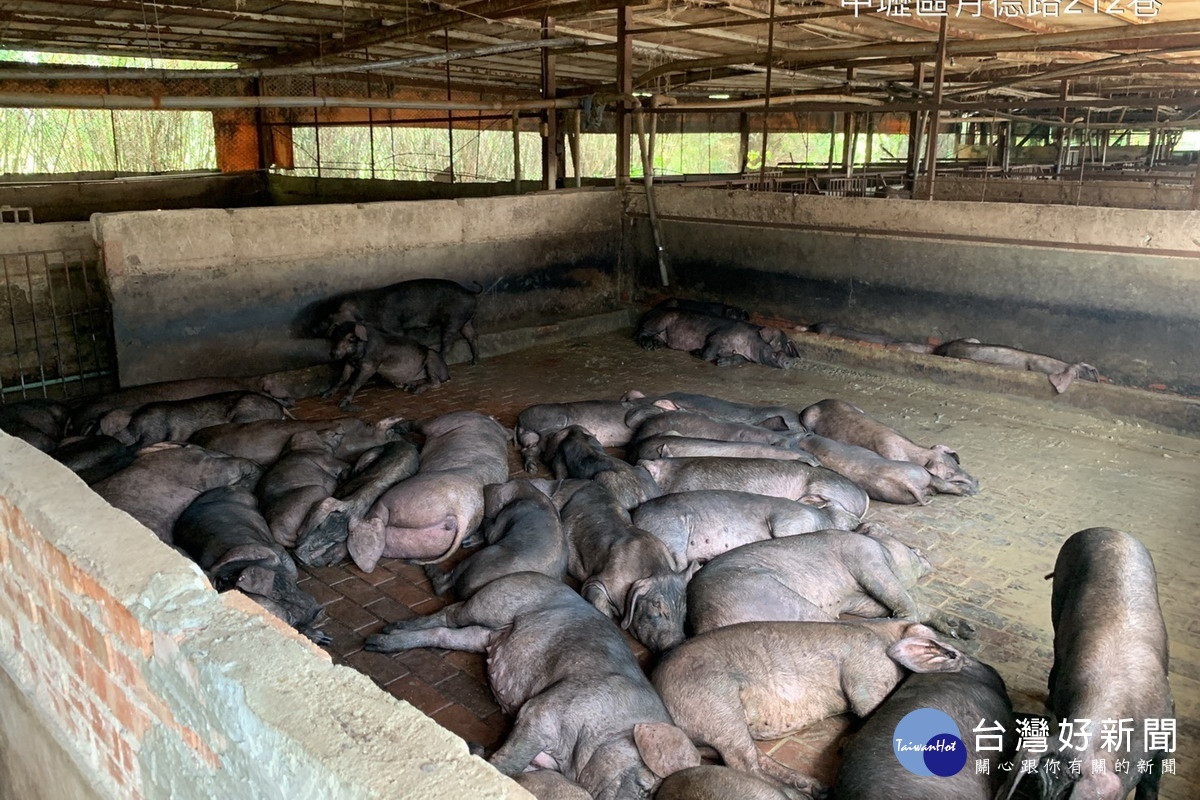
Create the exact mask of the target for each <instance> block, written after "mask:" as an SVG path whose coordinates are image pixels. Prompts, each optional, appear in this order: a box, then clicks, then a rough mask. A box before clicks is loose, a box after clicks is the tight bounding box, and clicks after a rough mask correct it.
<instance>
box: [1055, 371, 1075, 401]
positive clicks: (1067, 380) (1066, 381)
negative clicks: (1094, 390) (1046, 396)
mask: <svg viewBox="0 0 1200 800" xmlns="http://www.w3.org/2000/svg"><path fill="white" fill-rule="evenodd" d="M1074 382H1075V369H1074V368H1073V367H1067V368H1066V369H1064V370H1063V371H1062V372H1056V373H1054V374H1053V375H1051V376H1050V384H1051V385H1052V386H1053V387H1054V391H1056V392H1058V393H1059V394H1062V393H1063V392H1065V391H1066V390H1067V389H1069V388H1070V387H1071V384H1072V383H1074Z"/></svg>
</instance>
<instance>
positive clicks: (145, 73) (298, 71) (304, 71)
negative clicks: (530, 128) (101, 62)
mask: <svg viewBox="0 0 1200 800" xmlns="http://www.w3.org/2000/svg"><path fill="white" fill-rule="evenodd" d="M587 44H588V42H587V40H586V39H581V38H579V37H578V36H561V37H558V38H555V39H538V40H535V41H529V42H512V43H509V44H494V45H489V46H487V47H477V48H475V49H474V50H454V51H451V52H446V53H432V54H430V55H424V56H409V57H407V58H393V59H389V60H386V61H361V62H355V63H352V64H326V65H324V66H294V67H247V68H242V69H199V70H197V69H137V68H131V67H91V68H89V69H60V70H51V69H45V68H37V69H13V70H9V69H0V80H15V81H47V80H52V81H86V80H123V81H126V80H134V81H137V80H158V81H163V80H211V79H219V78H266V77H271V76H284V77H295V76H300V75H305V76H307V75H339V74H342V73H347V72H371V71H374V70H380V69H404V68H406V67H423V66H427V65H429V64H444V63H448V62H450V61H460V60H463V59H468V58H484V57H486V56H497V55H503V54H504V53H519V52H522V51H525V50H548V49H549V50H553V49H558V48H562V47H575V46H580V45H587Z"/></svg>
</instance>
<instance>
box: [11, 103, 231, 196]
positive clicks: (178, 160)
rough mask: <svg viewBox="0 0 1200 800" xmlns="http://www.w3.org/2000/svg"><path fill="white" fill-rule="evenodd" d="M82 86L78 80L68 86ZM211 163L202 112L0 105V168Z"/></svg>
mask: <svg viewBox="0 0 1200 800" xmlns="http://www.w3.org/2000/svg"><path fill="white" fill-rule="evenodd" d="M82 89H83V85H82V84H79V85H78V86H76V87H75V88H74V91H75V92H76V93H83V92H82V91H81V90H82ZM62 91H63V92H67V93H70V92H72V88H71V87H70V86H66V87H64V88H63V89H62ZM216 165H217V162H216V141H215V138H214V135H213V115H212V114H211V113H210V112H207V111H108V110H101V109H56V108H5V109H0V173H7V174H14V175H30V174H55V173H74V172H174V171H186V170H200V169H213V168H215V167H216Z"/></svg>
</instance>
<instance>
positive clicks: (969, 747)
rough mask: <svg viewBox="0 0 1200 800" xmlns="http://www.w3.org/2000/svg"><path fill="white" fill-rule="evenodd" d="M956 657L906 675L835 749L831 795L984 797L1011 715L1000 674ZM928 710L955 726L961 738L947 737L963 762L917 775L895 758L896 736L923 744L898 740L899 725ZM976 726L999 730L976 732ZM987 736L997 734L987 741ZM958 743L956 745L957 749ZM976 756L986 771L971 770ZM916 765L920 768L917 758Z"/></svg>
mask: <svg viewBox="0 0 1200 800" xmlns="http://www.w3.org/2000/svg"><path fill="white" fill-rule="evenodd" d="M962 662H963V663H962V667H961V669H960V670H959V671H957V672H930V673H914V674H912V675H909V676H908V677H907V678H905V679H904V681H903V682H902V683H901V684H900V686H899V688H897V689H896V691H894V692H893V693H892V694H891V696H889V697H888V699H887V700H885V701H884V702H883V705H881V706H880V707H879V708H877V709H876V710H875V713H873V714H871V716H870V717H869V718H868V719H867V721H866V724H864V725H863V726H862V728H861V729H860V730H859V731H858V733H856V734H854V736H853V737H852V738H851V739H850V742H849V743H848V744H847V745H846V746H845V748H844V750H843V758H842V763H841V765H840V766H839V767H838V773H837V783H836V785H835V787H834V790H833V798H832V800H876V798H880V797H886V798H887V799H888V800H992V798H993V797H994V796H995V793H996V791H997V789H999V787H1000V784H1001V783H1002V782H1003V779H1004V776H1005V773H1004V772H1003V771H1001V769H1000V765H1001V764H1009V763H1011V761H1012V757H1013V751H1014V750H1015V745H1016V740H1015V735H1014V734H1015V732H1016V731H1015V729H1016V720H1015V719H1014V718H1013V709H1012V703H1011V702H1010V701H1009V699H1008V691H1007V690H1006V689H1005V687H1004V680H1003V679H1002V678H1001V677H1000V675H999V674H998V673H997V672H996V670H994V669H992V668H991V667H989V666H988V665H987V664H984V663H983V662H981V661H978V660H977V659H974V658H972V657H970V656H967V655H964V656H963V658H962ZM928 709H934V710H936V711H940V712H941V713H942V714H945V715H946V716H947V717H949V718H950V719H951V720H953V722H954V725H955V727H956V728H958V736H959V737H960V739H961V741H960V742H950V743H951V744H953V745H954V746H955V747H956V752H963V751H965V752H963V755H962V756H959V757H962V758H965V759H966V760H965V763H964V764H963V766H962V769H961V770H959V771H958V772H956V773H954V774H952V775H941V774H932V773H931V774H927V775H918V774H916V773H914V772H912V771H910V770H909V769H907V768H906V767H905V766H903V765H902V764H901V763H900V761H899V758H898V756H897V750H896V747H897V745H896V738H897V737H898V736H899V737H900V738H901V741H902V743H903V744H905V745H906V746H911V745H914V744H919V745H924V744H928V742H927V741H926V740H925V739H924V738H923V737H922V739H921V740H920V741H914V740H912V739H908V740H905V739H904V738H903V736H901V734H902V730H901V729H900V728H899V726H900V723H901V720H903V719H904V718H905V717H906V716H908V714H910V713H912V712H914V711H920V712H921V713H922V714H928ZM981 723H982V724H981ZM997 726H999V727H998V728H997ZM976 728H980V729H981V730H987V729H991V730H992V731H1003V733H1000V732H995V733H988V734H977V733H975V729H976ZM937 732H938V733H953V731H950V730H945V729H939V730H938V731H937ZM926 735H928V734H926ZM985 736H986V737H987V738H984V737H985ZM994 737H999V739H997V740H996V741H994V742H993V738H994ZM947 741H948V740H947ZM980 743H983V744H984V745H985V747H988V748H991V747H992V746H995V748H996V749H994V750H993V749H984V750H979V749H977V747H976V745H977V744H980ZM959 746H961V747H962V748H963V751H958V750H957V748H958V747H959ZM907 752H909V753H911V752H913V751H907ZM979 761H986V762H988V769H987V772H982V771H979V770H977V769H976V764H977V762H979ZM918 763H919V766H924V759H923V758H921V760H920V762H918Z"/></svg>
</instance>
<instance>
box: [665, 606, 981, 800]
mask: <svg viewBox="0 0 1200 800" xmlns="http://www.w3.org/2000/svg"><path fill="white" fill-rule="evenodd" d="M963 663H964V656H963V654H962V653H960V652H958V651H957V650H955V649H954V648H952V647H950V646H949V645H946V644H943V643H941V642H939V641H937V640H936V639H935V638H934V633H933V631H931V630H930V629H929V628H927V627H925V626H924V625H920V624H918V623H913V622H906V621H904V620H889V621H887V622H857V623H847V622H746V623H742V624H740V625H731V626H730V627H727V628H718V629H717V630H714V631H710V632H709V633H706V634H703V635H701V636H697V637H695V638H694V639H689V640H687V641H686V642H684V643H683V644H681V645H679V647H677V648H675V649H674V650H673V651H672V652H671V653H670V654H668V655H667V656H666V658H665V659H663V661H662V662H660V664H659V666H658V668H657V669H655V670H654V675H653V678H652V680H653V683H654V686H655V688H657V689H658V691H659V693H660V694H661V695H662V698H663V702H664V703H666V705H667V709H668V710H669V711H670V712H671V717H672V719H674V720H675V724H676V725H678V726H679V727H680V728H682V729H683V731H684V732H685V733H686V734H687V735H688V736H690V737H691V739H692V741H693V742H695V743H697V744H707V745H709V746H711V747H713V748H714V749H716V751H717V752H718V753H719V754H720V756H721V758H722V759H723V760H724V762H725V764H726V766H729V767H733V768H734V769H740V770H744V771H747V772H752V773H764V774H766V775H767V776H769V777H771V778H774V779H776V780H779V781H782V782H783V783H785V784H787V785H789V786H792V787H794V788H796V789H799V790H801V791H806V792H810V793H819V792H821V791H822V789H823V787H822V786H821V785H820V784H819V783H818V782H817V781H815V780H814V779H812V778H810V777H808V776H805V775H801V774H799V773H797V772H795V771H794V770H791V769H789V768H788V767H785V766H784V765H782V764H780V763H779V762H778V761H775V760H774V759H773V758H771V757H770V756H768V755H767V754H766V753H763V752H761V751H760V750H759V749H758V748H757V747H755V745H754V741H755V740H760V741H761V740H766V739H779V738H782V737H784V736H787V735H789V734H792V733H795V732H796V731H799V730H801V729H802V728H804V727H805V726H806V725H809V724H811V723H813V722H817V721H819V720H822V719H825V718H826V717H831V716H834V715H837V714H844V713H845V712H847V711H852V712H853V713H855V714H857V715H858V716H860V717H865V716H867V715H869V714H870V713H871V712H872V711H874V710H875V709H876V708H878V707H879V704H880V703H882V702H883V700H884V698H886V697H887V696H888V694H890V693H891V691H892V690H893V689H895V688H896V685H897V684H898V683H899V682H900V680H901V679H902V678H903V677H904V675H905V671H904V670H905V668H907V669H910V670H913V671H914V672H956V671H958V670H959V669H961V668H962V665H963Z"/></svg>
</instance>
